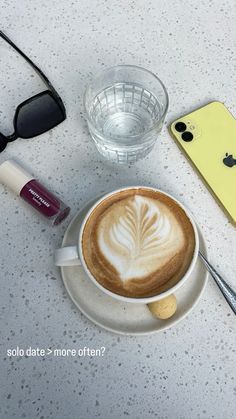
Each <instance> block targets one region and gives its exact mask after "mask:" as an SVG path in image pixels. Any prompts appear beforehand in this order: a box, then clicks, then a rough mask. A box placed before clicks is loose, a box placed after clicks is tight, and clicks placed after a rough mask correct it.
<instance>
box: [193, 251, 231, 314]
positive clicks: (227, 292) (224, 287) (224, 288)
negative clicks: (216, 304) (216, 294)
mask: <svg viewBox="0 0 236 419" xmlns="http://www.w3.org/2000/svg"><path fill="white" fill-rule="evenodd" d="M199 256H200V257H201V259H202V261H203V263H204V265H205V266H206V268H207V269H208V271H209V272H210V274H211V276H212V278H213V279H214V280H215V282H216V284H217V285H218V287H219V288H220V290H221V292H222V294H223V296H224V297H225V299H226V301H227V302H228V304H229V305H230V307H231V308H232V310H233V312H234V314H236V292H235V291H234V290H233V289H232V288H231V287H230V286H229V285H228V284H227V282H225V280H224V279H223V278H222V277H221V276H220V274H219V273H218V272H217V271H216V270H215V268H213V266H212V265H211V264H210V263H209V262H208V260H207V259H206V258H205V257H204V256H203V254H202V253H201V252H199Z"/></svg>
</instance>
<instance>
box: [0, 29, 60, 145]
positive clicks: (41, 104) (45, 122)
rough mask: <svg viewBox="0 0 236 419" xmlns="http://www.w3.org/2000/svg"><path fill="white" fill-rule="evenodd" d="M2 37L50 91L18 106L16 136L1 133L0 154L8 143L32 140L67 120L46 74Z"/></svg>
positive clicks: (57, 95)
mask: <svg viewBox="0 0 236 419" xmlns="http://www.w3.org/2000/svg"><path fill="white" fill-rule="evenodd" d="M0 36H1V37H2V38H3V39H5V41H7V42H8V44H10V45H11V46H12V47H13V48H14V49H15V50H16V51H17V52H18V53H19V54H20V55H22V57H24V58H25V60H26V61H27V62H28V63H29V64H30V65H31V66H32V67H33V68H34V70H35V71H36V72H37V73H38V74H39V76H40V77H41V79H42V80H43V81H44V83H45V84H46V85H47V87H48V90H45V91H43V92H41V93H39V94H37V95H35V96H32V97H31V98H29V99H27V100H25V101H24V102H22V103H21V104H20V105H19V106H17V108H16V112H15V116H14V120H13V125H14V130H15V132H14V134H12V135H9V136H5V135H3V134H1V132H0V152H2V151H3V150H4V149H5V147H6V145H7V143H9V142H11V141H14V140H16V139H17V138H18V137H21V138H32V137H35V136H36V135H40V134H43V133H44V132H46V131H48V130H50V129H51V128H54V127H55V126H56V125H58V124H60V123H61V122H62V121H64V119H66V110H65V106H64V104H63V102H62V100H61V98H60V96H59V94H58V93H57V91H56V90H55V89H54V87H53V86H52V84H51V83H50V81H49V80H48V78H47V77H46V76H45V74H44V73H43V72H42V71H41V70H40V69H39V68H38V67H37V66H36V65H35V64H34V63H33V61H31V59H30V58H28V57H27V55H25V54H24V53H23V52H22V51H21V50H20V49H19V48H18V47H17V46H16V45H15V44H14V43H13V42H12V41H11V40H10V39H9V38H8V37H7V36H6V35H5V34H4V33H3V32H2V31H0Z"/></svg>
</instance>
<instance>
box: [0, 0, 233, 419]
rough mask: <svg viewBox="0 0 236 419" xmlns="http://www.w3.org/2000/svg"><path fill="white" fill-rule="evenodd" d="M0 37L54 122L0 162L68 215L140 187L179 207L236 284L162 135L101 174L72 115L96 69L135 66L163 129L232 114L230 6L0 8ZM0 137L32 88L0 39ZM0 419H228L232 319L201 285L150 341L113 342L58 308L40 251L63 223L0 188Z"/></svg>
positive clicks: (54, 280) (200, 201) (224, 251)
mask: <svg viewBox="0 0 236 419" xmlns="http://www.w3.org/2000/svg"><path fill="white" fill-rule="evenodd" d="M0 14H1V28H2V29H3V30H4V31H5V32H6V33H7V34H8V35H9V36H10V37H11V38H12V39H13V40H14V41H16V43H17V44H18V45H19V46H20V47H22V49H23V50H24V51H25V52H26V53H28V54H29V56H31V58H33V59H34V60H35V61H36V63H38V64H39V65H40V66H41V67H42V69H43V70H44V71H45V72H46V74H47V75H48V77H49V78H50V79H51V80H52V81H53V83H54V84H55V87H56V88H57V89H58V91H59V92H60V94H61V96H62V98H63V99H64V101H65V104H66V108H67V116H68V117H67V120H66V121H65V122H64V123H63V124H62V125H60V126H58V127H57V128H55V129H54V130H53V131H51V132H49V133H46V134H44V135H42V136H40V137H38V138H35V139H32V140H18V141H16V142H15V143H13V144H11V145H9V146H8V147H7V149H6V150H5V151H4V152H3V153H2V154H1V155H0V163H1V162H2V161H4V160H5V159H7V158H18V159H20V160H22V162H24V164H25V165H26V167H28V168H29V169H32V171H33V173H34V174H35V176H36V177H38V178H39V179H40V180H41V181H43V182H44V183H45V184H47V185H48V186H50V187H51V189H52V190H54V191H55V192H57V193H58V194H59V196H61V197H62V198H64V200H65V201H66V202H68V203H70V205H71V208H72V213H71V216H72V215H74V214H75V212H76V211H77V210H78V209H79V208H81V207H82V206H83V205H84V204H85V203H86V201H87V200H89V199H91V198H92V197H93V196H94V195H95V194H96V195H97V194H98V193H102V192H104V191H109V190H112V189H114V188H117V187H120V186H124V185H130V184H144V185H152V186H156V187H159V188H162V189H164V190H166V191H167V192H169V193H172V194H173V195H175V196H176V197H177V198H179V199H180V200H182V202H183V203H185V204H186V205H187V206H189V208H191V210H192V212H193V214H194V215H195V217H196V219H197V220H198V222H199V225H200V227H201V229H202V232H203V234H204V236H205V239H206V243H207V245H208V251H209V256H210V259H211V261H212V262H213V263H214V264H215V266H216V267H218V268H221V271H222V272H223V273H224V275H225V277H226V278H228V279H229V280H230V281H231V283H232V284H234V286H236V281H235V277H236V237H235V228H234V227H233V226H232V225H231V224H230V223H229V222H228V221H227V219H226V217H225V215H224V214H223V212H222V211H221V209H220V208H219V206H218V205H217V204H216V202H215V201H214V199H213V198H212V196H211V195H210V194H209V192H208V191H207V190H206V188H205V186H203V184H202V182H201V180H200V179H199V178H198V177H197V175H196V174H195V173H194V172H193V170H192V169H191V168H190V165H189V164H188V162H187V161H186V160H185V159H184V157H183V155H182V154H181V153H180V151H179V150H178V149H177V147H176V145H175V144H174V142H173V141H172V140H171V139H170V137H169V135H168V132H167V129H166V127H165V128H164V130H163V132H162V134H161V135H160V137H159V140H158V142H157V144H156V147H155V149H154V151H153V152H152V153H151V154H150V155H149V156H148V157H147V158H146V159H145V160H143V161H141V162H140V163H138V164H136V165H135V166H133V167H122V168H120V167H118V166H112V165H109V164H108V163H106V162H105V161H104V160H103V159H102V158H101V157H100V156H99V154H98V153H97V151H96V150H95V147H94V145H93V143H92V140H91V139H90V137H89V134H88V130H87V127H86V123H85V120H84V117H83V105H82V95H83V91H84V87H85V84H86V82H87V81H88V80H89V79H90V77H91V76H92V74H94V73H96V72H97V71H98V70H101V69H102V68H105V67H109V66H112V65H114V64H119V63H129V64H136V65H141V66H143V67H146V68H148V69H150V70H152V71H154V72H156V73H157V74H158V75H159V77H160V78H161V79H162V80H163V81H164V83H165V85H166V86H167V88H168V92H169V95H170V108H169V112H168V115H167V121H166V122H167V123H168V122H170V121H172V120H173V119H174V118H175V117H178V116H179V115H181V114H183V113H185V112H188V111H189V110H190V109H194V108H195V107H197V106H200V105H201V104H204V103H207V102H208V101H211V100H220V101H223V102H225V104H226V105H227V107H228V108H229V109H230V111H231V112H232V113H233V114H234V115H236V105H235V70H236V67H235V66H236V56H235V48H236V43H235V36H236V31H235V20H236V6H235V2H234V1H229V0H228V1H227V0H225V1H223V2H222V1H214V2H213V1H209V0H203V1H201V2H199V1H195V0H194V1H191V2H182V1H180V0H175V1H168V2H167V1H164V0H161V1H155V0H150V1H144V0H136V1H129V0H127V1H125V0H123V1H115V0H110V1H107V0H103V1H98V0H87V1H79V0H75V1H73V2H72V1H65V0H61V1H60V2H59V1H53V0H50V1H45V0H41V1H39V0H35V1H30V0H28V1H26V0H22V1H17V0H12V1H10V0H7V1H6V0H2V1H1V6H0ZM0 57H1V61H0V63H1V74H0V88H1V89H0V91H1V95H0V129H1V131H2V132H4V133H8V134H10V133H11V132H12V118H13V114H14V109H15V106H16V105H17V104H18V103H20V102H21V101H23V100H24V99H26V98H28V97H30V96H31V95H32V94H34V93H36V92H39V91H40V90H42V88H43V84H41V82H40V80H39V79H38V77H37V75H36V74H35V73H34V72H33V71H32V69H31V68H30V67H29V66H27V64H26V63H25V62H24V60H23V59H21V58H20V57H19V56H18V55H17V54H15V52H14V51H13V50H11V49H10V48H9V47H8V46H7V44H6V43H4V42H3V41H2V40H0ZM0 216H1V230H0V231H1V241H0V255H1V259H0V263H1V273H0V276H1V292H0V299H1V304H0V307H1V371H2V372H1V402H0V412H1V413H0V417H1V418H4V419H5V418H6V419H8V418H9V419H10V418H17V419H19V418H27V419H32V418H41V419H45V418H56V419H57V418H58V419H64V418H65V419H74V418H76V419H77V418H85V419H90V418H95V417H101V418H115V419H116V418H121V417H126V416H127V417H130V418H132V419H133V418H154V417H157V418H168V419H172V418H173V419H195V418H200V419H202V418H207V419H208V418H217V419H221V418H222V417H224V418H225V419H231V418H233V417H235V401H236V397H235V396H236V381H235V365H236V362H235V361H236V359H235V317H234V316H233V314H232V312H231V311H230V309H229V307H228V306H227V304H226V303H225V301H224V299H223V297H222V296H221V294H220V292H219V291H218V289H217V288H216V286H215V285H214V284H213V283H212V281H210V282H209V283H208V286H207V288H206V290H205V293H204V296H203V298H202V299H201V301H200V303H199V304H198V306H197V307H195V309H194V311H193V312H192V313H191V314H190V315H189V316H188V317H187V318H186V319H185V320H183V321H182V322H181V323H179V324H178V325H177V326H176V327H174V328H172V329H170V330H168V331H166V332H161V333H159V334H157V335H152V336H150V337H132V338H131V337H118V336H117V335H114V334H111V333H108V332H105V331H103V330H100V329H99V328H98V327H96V326H95V325H93V324H92V323H90V322H89V321H88V320H87V319H86V318H85V317H84V316H83V315H82V314H81V313H80V312H79V311H78V310H77V309H76V308H75V307H74V305H73V304H72V302H71V301H70V299H69V298H68V296H67V294H66V291H65V289H64V286H63V283H62V280H61V278H60V274H59V271H58V270H57V269H56V268H55V267H54V265H53V259H52V257H53V251H54V248H55V247H57V246H58V245H59V244H60V243H61V240H62V237H63V234H64V232H65V229H66V227H67V225H68V223H69V219H68V220H66V222H65V223H64V224H63V225H61V226H60V227H59V228H56V229H52V228H49V227H47V225H46V224H45V223H44V221H43V220H41V219H40V218H38V217H37V216H36V215H35V214H33V212H32V210H31V208H29V207H27V206H26V205H25V204H24V203H22V202H21V201H20V200H19V199H18V198H16V197H15V196H14V195H13V194H12V193H11V192H10V191H9V190H7V189H6V188H3V186H1V185H0ZM17 346H19V347H20V348H24V349H25V348H28V347H29V346H31V347H34V348H36V347H39V348H48V347H52V348H58V347H59V348H83V347H85V346H86V347H90V348H100V347H102V346H104V347H106V351H105V353H104V356H103V357H97V358H95V357H89V356H86V357H83V358H73V357H70V356H69V357H65V358H62V357H52V356H51V357H50V356H46V357H40V356H38V357H30V356H29V357H25V356H23V357H21V356H16V357H11V358H10V357H8V356H7V350H8V349H9V348H16V347H17Z"/></svg>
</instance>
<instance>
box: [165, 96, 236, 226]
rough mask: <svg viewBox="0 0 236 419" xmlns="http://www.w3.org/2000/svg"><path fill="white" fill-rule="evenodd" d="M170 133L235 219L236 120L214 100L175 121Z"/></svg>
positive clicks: (235, 220) (232, 218)
mask: <svg viewBox="0 0 236 419" xmlns="http://www.w3.org/2000/svg"><path fill="white" fill-rule="evenodd" d="M169 130H170V133H171V135H172V136H173V137H174V139H175V140H176V141H177V143H178V145H179V146H180V147H181V148H182V149H183V150H184V152H185V153H186V155H187V157H188V158H189V159H190V161H191V163H192V164H193V165H194V167H195V168H196V169H197V170H198V172H199V173H200V174H201V176H202V177H203V179H204V181H205V182H206V184H207V186H208V187H209V188H210V190H211V191H212V192H213V193H214V195H215V196H216V197H217V198H218V200H219V203H220V204H221V205H222V206H223V209H224V210H225V211H226V213H227V214H228V215H229V217H230V218H231V220H232V221H233V222H234V223H236V120H235V118H234V117H233V115H232V114H231V113H230V112H229V110H228V109H227V108H226V107H225V106H224V104H223V103H221V102H211V103H209V104H208V105H206V106H203V107H202V108H199V109H197V110H195V111H194V112H191V113H190V114H188V115H185V116H183V117H181V118H179V119H178V120H176V121H174V122H173V123H172V124H171V125H170V127H169Z"/></svg>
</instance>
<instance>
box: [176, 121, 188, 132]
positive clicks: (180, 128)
mask: <svg viewBox="0 0 236 419" xmlns="http://www.w3.org/2000/svg"><path fill="white" fill-rule="evenodd" d="M186 128H187V127H186V124H185V123H184V122H177V123H176V124H175V129H176V131H178V132H184V131H185V130H186Z"/></svg>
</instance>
